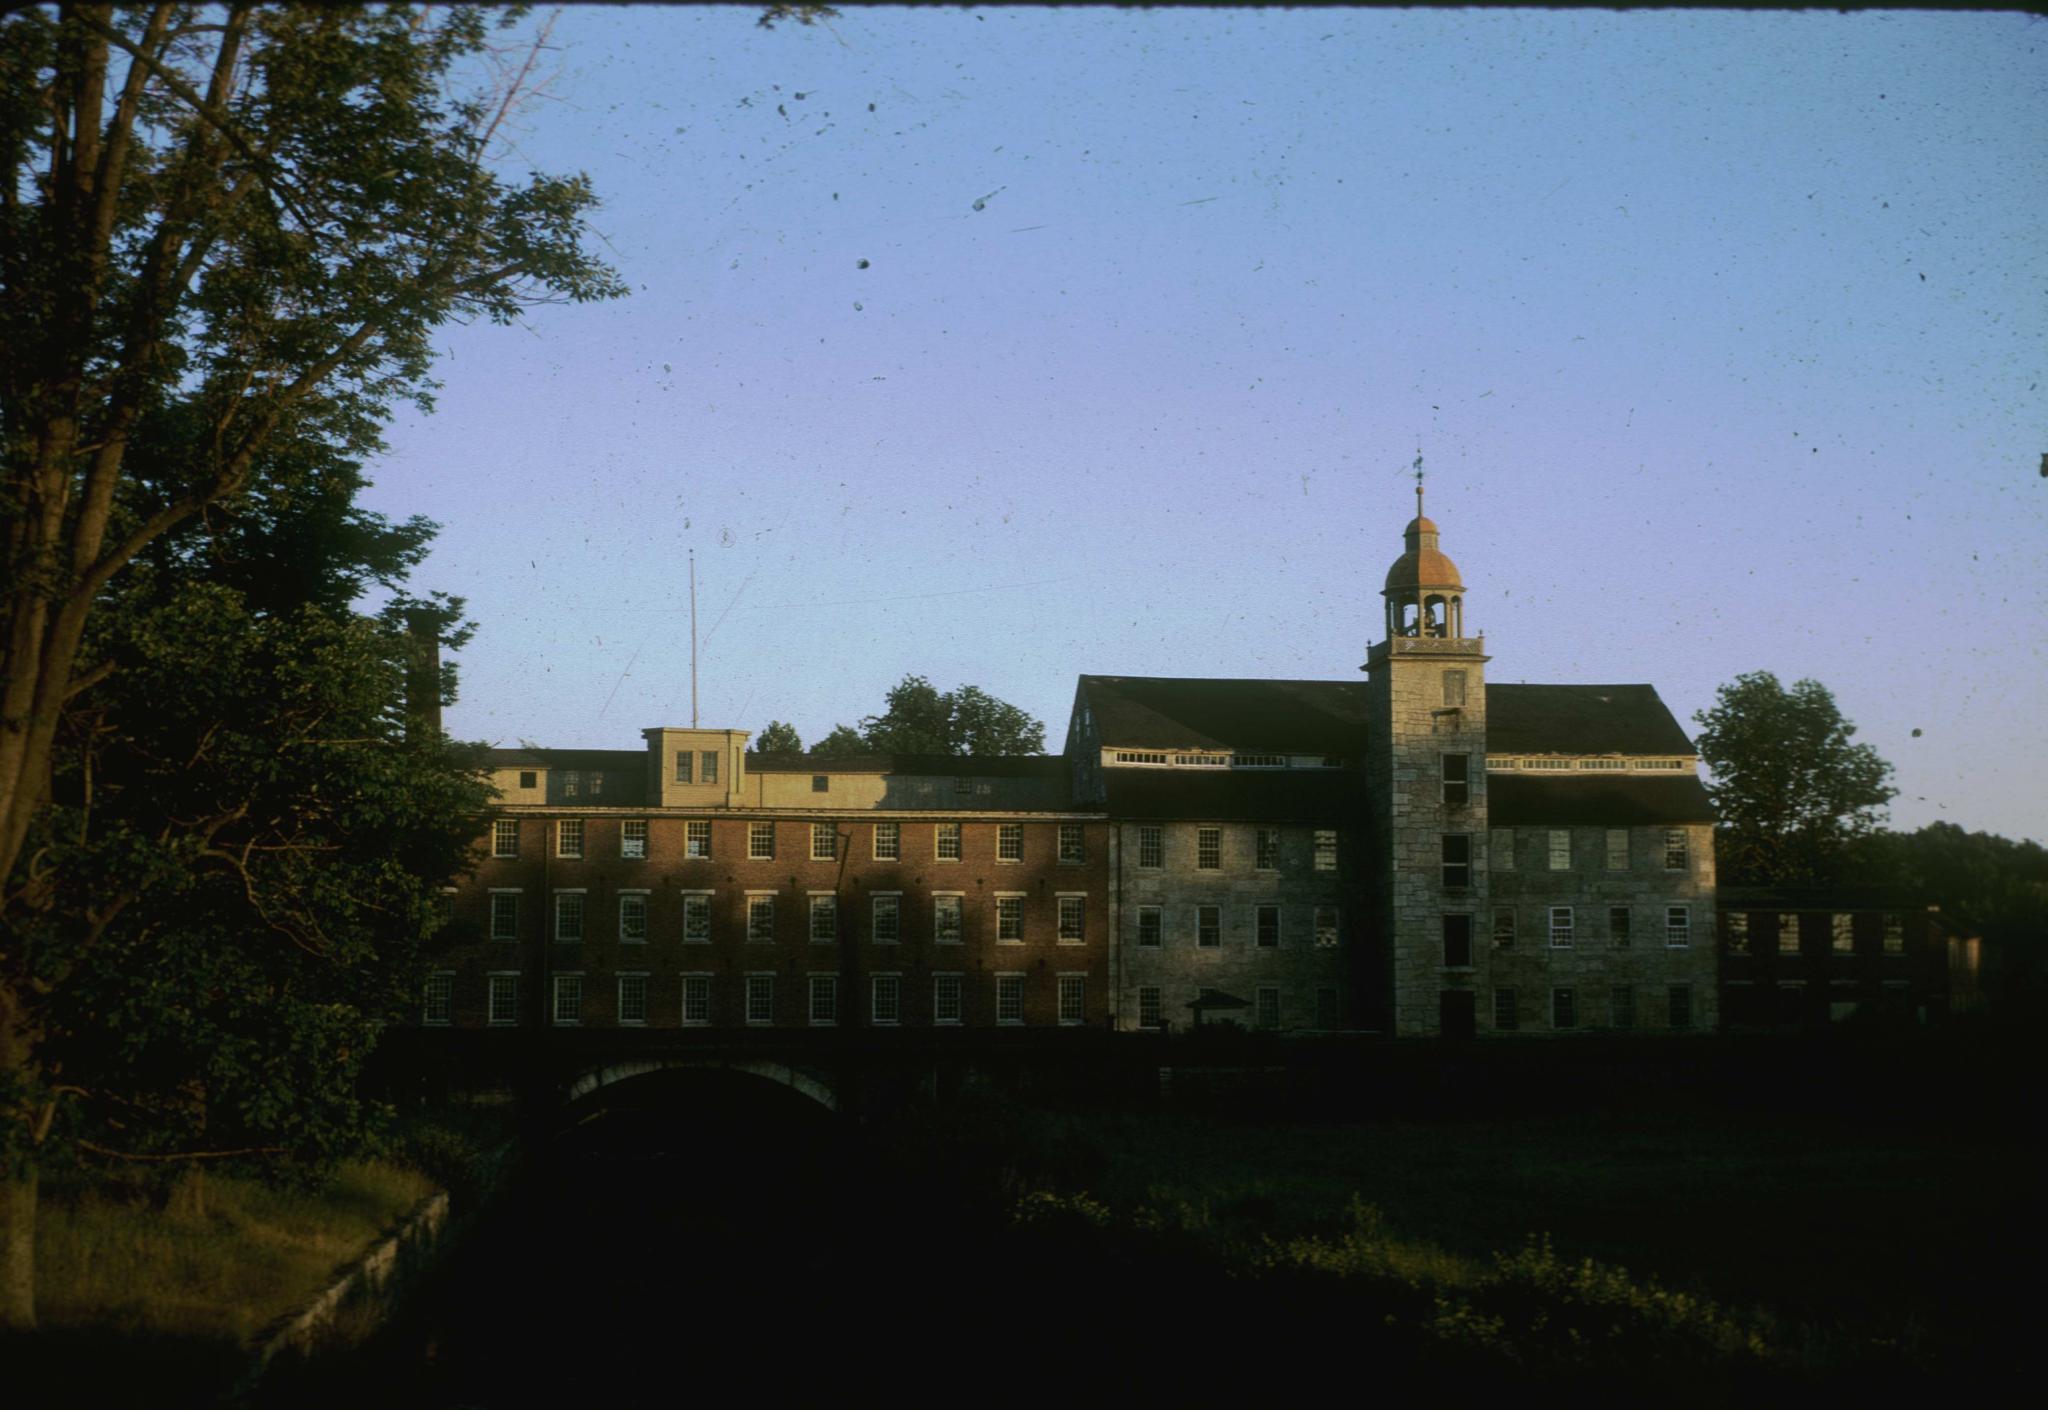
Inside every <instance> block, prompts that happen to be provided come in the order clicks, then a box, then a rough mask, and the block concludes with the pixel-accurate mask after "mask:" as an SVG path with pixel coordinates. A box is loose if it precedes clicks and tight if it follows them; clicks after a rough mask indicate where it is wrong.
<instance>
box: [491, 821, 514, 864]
mask: <svg viewBox="0 0 2048 1410" xmlns="http://www.w3.org/2000/svg"><path fill="white" fill-rule="evenodd" d="M491 855H492V856H493V857H516V856H518V855H519V824H518V823H516V822H513V821H510V820H509V819H504V818H501V819H499V820H498V821H497V822H494V823H492V824H491Z"/></svg>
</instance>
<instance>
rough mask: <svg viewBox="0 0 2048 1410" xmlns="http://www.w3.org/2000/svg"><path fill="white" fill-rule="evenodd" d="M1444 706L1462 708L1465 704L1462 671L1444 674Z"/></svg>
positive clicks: (1463, 675) (1463, 674)
mask: <svg viewBox="0 0 2048 1410" xmlns="http://www.w3.org/2000/svg"><path fill="white" fill-rule="evenodd" d="M1444 704H1445V705H1447V706H1455V707H1463V705H1464V704H1465V673H1464V672H1463V671H1445V672H1444Z"/></svg>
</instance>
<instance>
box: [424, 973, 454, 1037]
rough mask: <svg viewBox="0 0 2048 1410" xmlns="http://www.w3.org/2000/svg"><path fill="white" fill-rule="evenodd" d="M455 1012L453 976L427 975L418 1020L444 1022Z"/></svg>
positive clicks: (433, 1022)
mask: <svg viewBox="0 0 2048 1410" xmlns="http://www.w3.org/2000/svg"><path fill="white" fill-rule="evenodd" d="M454 1012H455V976H454V975H453V974H446V973H438V972H437V973H434V974H430V975H428V976H427V987H426V994H425V996H424V998H423V999H422V1001H421V1004H420V1022H422V1023H426V1024H433V1025H437V1026H438V1025H440V1024H445V1023H447V1022H448V1021H449V1019H450V1018H451V1017H452V1016H453V1015H454Z"/></svg>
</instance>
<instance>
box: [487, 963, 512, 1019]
mask: <svg viewBox="0 0 2048 1410" xmlns="http://www.w3.org/2000/svg"><path fill="white" fill-rule="evenodd" d="M484 1005H485V1008H484V1022H486V1023H491V1024H505V1023H517V1022H518V1021H519V976H518V975H516V974H493V975H491V976H490V978H489V980H488V982H487V985H486V987H485V989H484Z"/></svg>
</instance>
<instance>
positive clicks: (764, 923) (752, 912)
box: [747, 896, 775, 941]
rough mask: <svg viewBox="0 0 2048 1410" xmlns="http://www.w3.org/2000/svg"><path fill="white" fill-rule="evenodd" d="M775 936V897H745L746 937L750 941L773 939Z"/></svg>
mask: <svg viewBox="0 0 2048 1410" xmlns="http://www.w3.org/2000/svg"><path fill="white" fill-rule="evenodd" d="M774 938H775V898H774V897H773V896H749V897H747V939H748V940H750V941H762V940H773V939H774Z"/></svg>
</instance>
